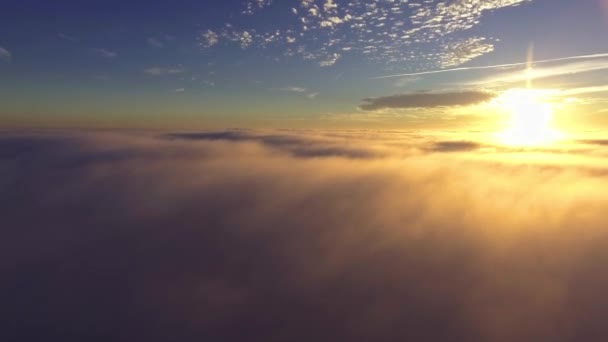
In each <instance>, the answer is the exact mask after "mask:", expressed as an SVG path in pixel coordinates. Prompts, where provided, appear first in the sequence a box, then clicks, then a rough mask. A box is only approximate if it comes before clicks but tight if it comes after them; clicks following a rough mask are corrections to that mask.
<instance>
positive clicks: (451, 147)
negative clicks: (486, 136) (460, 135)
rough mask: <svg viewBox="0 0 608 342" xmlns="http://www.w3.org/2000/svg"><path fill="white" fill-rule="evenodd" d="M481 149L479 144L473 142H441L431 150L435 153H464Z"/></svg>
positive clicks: (435, 144)
mask: <svg viewBox="0 0 608 342" xmlns="http://www.w3.org/2000/svg"><path fill="white" fill-rule="evenodd" d="M479 147H481V145H480V144H479V143H476V142H472V141H439V142H436V143H434V144H433V146H432V147H431V148H430V150H431V151H435V152H463V151H474V150H476V149H478V148H479Z"/></svg>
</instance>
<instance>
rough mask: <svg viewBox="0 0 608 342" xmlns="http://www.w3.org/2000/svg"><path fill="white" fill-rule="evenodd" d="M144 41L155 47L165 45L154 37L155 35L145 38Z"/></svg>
mask: <svg viewBox="0 0 608 342" xmlns="http://www.w3.org/2000/svg"><path fill="white" fill-rule="evenodd" d="M146 42H147V43H148V45H150V46H153V47H157V48H162V47H164V46H165V44H164V43H163V42H162V41H161V40H160V39H158V38H155V37H150V38H148V39H146Z"/></svg>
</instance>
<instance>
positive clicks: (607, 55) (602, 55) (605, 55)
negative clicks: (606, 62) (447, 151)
mask: <svg viewBox="0 0 608 342" xmlns="http://www.w3.org/2000/svg"><path fill="white" fill-rule="evenodd" d="M599 58H608V53H598V54H593V55H581V56H571V57H561V58H553V59H544V60H538V61H534V62H532V63H531V65H533V66H534V65H536V64H546V63H555V62H562V61H571V60H582V59H599ZM529 64H530V63H528V62H518V63H509V64H497V65H487V66H476V67H462V68H451V69H441V70H432V71H422V72H413V73H406V74H394V75H385V76H378V77H372V78H371V79H376V80H379V79H386V78H396V77H409V76H424V75H434V74H445V73H452V72H459V71H471V70H489V69H490V70H491V69H506V68H514V67H520V66H527V65H529Z"/></svg>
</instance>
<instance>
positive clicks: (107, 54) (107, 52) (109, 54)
mask: <svg viewBox="0 0 608 342" xmlns="http://www.w3.org/2000/svg"><path fill="white" fill-rule="evenodd" d="M91 51H93V52H94V53H95V54H97V55H98V56H101V57H104V58H116V57H118V53H117V52H114V51H111V50H108V49H104V48H93V49H91Z"/></svg>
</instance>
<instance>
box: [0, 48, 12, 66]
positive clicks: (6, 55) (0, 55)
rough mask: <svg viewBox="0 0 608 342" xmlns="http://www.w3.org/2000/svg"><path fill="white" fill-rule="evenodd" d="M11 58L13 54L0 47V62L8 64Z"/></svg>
mask: <svg viewBox="0 0 608 342" xmlns="http://www.w3.org/2000/svg"><path fill="white" fill-rule="evenodd" d="M12 57H13V54H11V52H10V51H8V50H7V49H5V48H3V47H2V46H0V60H3V61H5V62H7V63H10V62H11V59H12Z"/></svg>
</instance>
